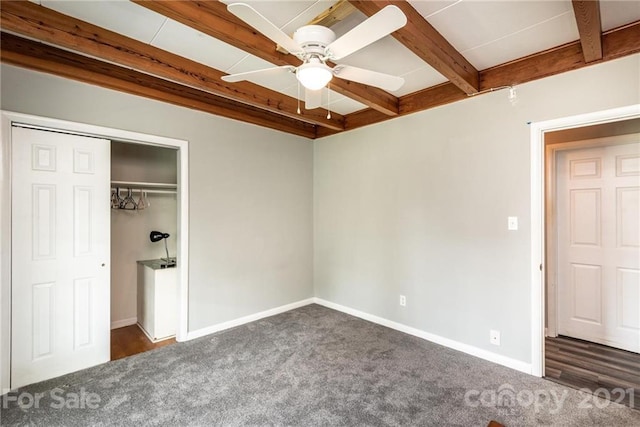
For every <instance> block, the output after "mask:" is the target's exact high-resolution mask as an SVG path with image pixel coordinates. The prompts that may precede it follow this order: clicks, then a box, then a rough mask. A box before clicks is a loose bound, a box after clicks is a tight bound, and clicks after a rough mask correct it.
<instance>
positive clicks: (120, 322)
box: [111, 317, 138, 329]
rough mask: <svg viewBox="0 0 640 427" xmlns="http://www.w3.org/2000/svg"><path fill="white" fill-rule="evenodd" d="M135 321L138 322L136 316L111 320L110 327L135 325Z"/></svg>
mask: <svg viewBox="0 0 640 427" xmlns="http://www.w3.org/2000/svg"><path fill="white" fill-rule="evenodd" d="M136 323H138V318H137V317H131V318H129V319H121V320H115V321H113V322H111V329H118V328H124V327H125V326H131V325H135V324H136Z"/></svg>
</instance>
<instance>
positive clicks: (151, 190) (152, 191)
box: [111, 187, 177, 194]
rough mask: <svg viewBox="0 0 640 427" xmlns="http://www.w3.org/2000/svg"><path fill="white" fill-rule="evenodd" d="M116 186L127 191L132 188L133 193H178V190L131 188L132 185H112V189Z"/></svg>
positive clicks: (122, 190) (121, 190)
mask: <svg viewBox="0 0 640 427" xmlns="http://www.w3.org/2000/svg"><path fill="white" fill-rule="evenodd" d="M116 188H118V189H120V192H125V193H126V192H127V191H128V190H131V192H132V193H136V192H137V193H149V194H176V193H177V191H176V190H159V189H149V188H131V187H111V191H115V190H116Z"/></svg>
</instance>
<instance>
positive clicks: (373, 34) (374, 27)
mask: <svg viewBox="0 0 640 427" xmlns="http://www.w3.org/2000/svg"><path fill="white" fill-rule="evenodd" d="M227 9H228V10H229V12H231V13H232V14H234V15H235V16H237V17H238V18H240V19H241V20H243V21H244V22H246V23H247V24H249V25H250V26H252V27H253V28H255V29H256V30H258V31H259V32H260V33H262V34H263V35H264V36H266V37H267V38H269V39H271V40H272V41H274V42H275V43H277V44H278V45H279V46H280V47H282V48H284V49H285V50H286V51H287V52H289V53H290V54H292V55H295V56H296V57H298V58H299V59H300V60H301V61H302V64H301V65H299V66H297V67H294V66H293V65H283V66H280V67H272V68H266V69H261V70H255V71H248V72H245V73H237V74H229V75H227V76H224V77H222V80H224V81H225V82H231V83H233V82H239V81H242V80H248V79H250V78H252V77H256V76H268V75H277V74H282V73H293V74H295V76H296V78H297V79H298V81H299V82H300V84H302V86H304V88H305V108H306V109H308V110H310V109H314V108H318V107H320V105H321V103H322V93H321V90H320V89H322V88H323V87H325V86H326V85H327V84H328V83H329V81H331V79H332V78H333V77H334V76H335V77H337V78H340V79H344V80H350V81H354V82H358V83H363V84H365V85H369V86H375V87H378V88H380V89H384V90H387V91H394V90H397V89H400V87H402V85H403V84H404V79H403V78H402V77H398V76H392V75H389V74H384V73H379V72H376V71H372V70H366V69H363V68H357V67H352V66H350V65H344V64H338V65H336V66H334V67H333V68H331V67H330V66H329V65H327V61H331V60H337V59H341V58H344V57H345V56H348V55H350V54H352V53H354V52H355V51H357V50H360V49H362V48H363V47H365V46H368V45H370V44H371V43H373V42H375V41H377V40H379V39H381V38H383V37H385V36H387V35H389V34H391V33H392V32H394V31H395V30H397V29H399V28H402V27H403V26H404V25H405V24H406V23H407V18H406V16H405V15H404V13H403V12H402V11H401V10H400V9H399V8H398V7H397V6H393V5H389V6H386V7H385V8H383V9H381V10H380V11H379V12H378V13H376V14H375V15H372V16H370V17H369V18H367V19H366V20H365V21H364V22H362V23H361V24H359V25H358V26H356V27H355V28H353V29H352V30H350V31H349V32H347V33H346V34H344V35H343V36H342V37H340V38H338V39H337V40H336V35H335V33H334V32H333V31H332V30H331V29H329V28H327V27H324V26H322V25H305V26H303V27H300V28H298V29H297V30H296V31H295V33H294V34H293V38H291V37H289V36H288V35H287V34H285V33H284V32H283V31H282V30H280V28H278V27H277V26H276V25H274V24H273V23H272V22H271V21H269V20H268V19H267V18H265V17H264V16H263V15H261V14H260V13H259V12H258V11H257V10H255V9H254V8H253V7H251V6H249V5H248V4H245V3H233V4H230V5H228V6H227Z"/></svg>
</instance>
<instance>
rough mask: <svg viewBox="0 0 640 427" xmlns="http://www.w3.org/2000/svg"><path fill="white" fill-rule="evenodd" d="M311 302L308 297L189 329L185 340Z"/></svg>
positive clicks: (312, 301) (311, 299)
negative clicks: (210, 324)
mask: <svg viewBox="0 0 640 427" xmlns="http://www.w3.org/2000/svg"><path fill="white" fill-rule="evenodd" d="M313 303H314V298H308V299H305V300H302V301H298V302H294V303H291V304H286V305H282V306H280V307H276V308H272V309H270V310H265V311H261V312H259V313H255V314H250V315H248V316H244V317H241V318H239V319H234V320H229V321H227V322H223V323H218V324H217V325H212V326H207V327H206V328H202V329H197V330H195V331H190V332H188V333H187V341H188V340H192V339H195V338H200V337H203V336H205V335H209V334H213V333H214V332H219V331H223V330H225V329H229V328H235V327H236V326H241V325H244V324H245V323H250V322H255V321H256V320H260V319H263V318H265V317H269V316H275V315H276V314H280V313H284V312H286V311H290V310H293V309H295V308H299V307H303V306H305V305H309V304H313Z"/></svg>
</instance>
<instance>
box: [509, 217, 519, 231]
mask: <svg viewBox="0 0 640 427" xmlns="http://www.w3.org/2000/svg"><path fill="white" fill-rule="evenodd" d="M507 228H508V229H509V230H517V229H518V217H517V216H510V217H508V218H507Z"/></svg>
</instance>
